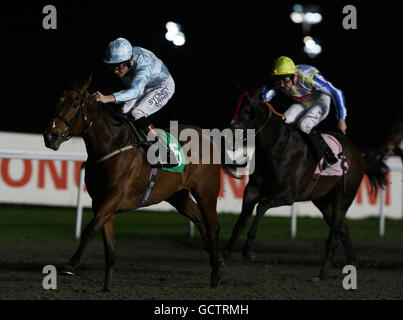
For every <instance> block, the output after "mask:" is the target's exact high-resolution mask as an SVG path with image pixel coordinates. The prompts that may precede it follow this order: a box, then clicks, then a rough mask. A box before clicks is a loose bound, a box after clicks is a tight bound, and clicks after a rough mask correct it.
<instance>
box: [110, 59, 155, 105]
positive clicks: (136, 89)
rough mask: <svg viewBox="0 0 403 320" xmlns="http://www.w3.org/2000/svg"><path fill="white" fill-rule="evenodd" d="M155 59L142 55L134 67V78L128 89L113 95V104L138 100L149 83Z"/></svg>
mask: <svg viewBox="0 0 403 320" xmlns="http://www.w3.org/2000/svg"><path fill="white" fill-rule="evenodd" d="M154 63H155V59H153V58H152V57H148V56H145V55H143V56H142V57H141V59H140V60H139V61H138V62H137V65H136V67H135V76H134V78H133V80H132V82H131V84H130V88H129V89H127V90H122V91H119V92H116V93H114V94H113V96H114V97H115V99H116V101H115V103H122V102H126V101H129V100H133V99H137V98H139V97H140V96H141V95H142V94H143V92H144V88H145V86H146V85H147V83H148V82H149V81H150V78H151V75H152V70H153V68H154Z"/></svg>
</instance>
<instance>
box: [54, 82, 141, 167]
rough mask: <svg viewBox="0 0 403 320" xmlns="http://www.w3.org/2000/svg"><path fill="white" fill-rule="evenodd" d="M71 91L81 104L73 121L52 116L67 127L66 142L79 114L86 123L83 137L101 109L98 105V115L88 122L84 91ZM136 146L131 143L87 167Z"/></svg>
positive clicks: (97, 117)
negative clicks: (78, 96) (79, 98)
mask: <svg viewBox="0 0 403 320" xmlns="http://www.w3.org/2000/svg"><path fill="white" fill-rule="evenodd" d="M71 90H72V91H75V92H77V93H78V94H79V95H80V97H81V102H80V105H79V107H78V111H77V112H76V114H75V115H74V117H73V119H71V120H70V121H69V120H67V119H66V118H64V117H63V116H61V115H59V114H56V115H55V116H54V119H59V120H61V121H63V122H64V124H65V125H66V126H67V128H68V129H69V130H70V133H69V135H68V136H67V138H66V139H65V140H66V141H67V140H69V139H71V137H72V136H73V134H72V133H73V128H74V126H75V125H76V123H77V121H78V119H79V116H80V114H81V115H82V116H83V119H84V121H85V123H86V125H85V127H84V128H83V130H82V131H81V136H83V135H85V134H86V133H87V131H88V129H90V128H91V127H92V125H93V124H94V123H95V121H97V120H98V119H99V117H100V115H101V109H102V108H101V107H100V106H99V105H98V113H97V116H96V117H95V118H94V119H92V120H91V121H88V117H87V115H86V114H85V112H84V104H85V101H86V95H87V91H85V92H84V93H81V92H80V91H79V90H77V89H74V88H73V89H71ZM138 146H139V144H137V143H132V144H130V145H128V146H125V147H123V148H118V149H117V150H115V151H113V152H111V153H109V154H107V155H106V156H104V157H102V158H100V159H98V160H96V161H93V162H87V163H88V164H89V165H95V164H98V163H101V162H103V161H105V160H107V159H109V158H112V157H113V156H115V155H117V154H119V153H121V152H124V151H126V150H129V149H132V148H135V147H138Z"/></svg>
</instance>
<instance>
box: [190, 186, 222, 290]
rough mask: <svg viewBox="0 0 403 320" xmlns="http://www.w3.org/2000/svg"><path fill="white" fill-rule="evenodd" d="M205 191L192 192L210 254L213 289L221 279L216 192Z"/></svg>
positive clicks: (194, 190) (195, 190)
mask: <svg viewBox="0 0 403 320" xmlns="http://www.w3.org/2000/svg"><path fill="white" fill-rule="evenodd" d="M206 190H207V191H202V190H200V189H199V190H197V187H196V188H195V189H193V190H192V194H193V195H194V197H195V199H196V201H197V205H198V207H199V208H200V212H201V216H202V219H203V224H204V226H205V227H206V234H207V237H206V238H207V241H208V248H209V250H208V251H209V254H210V266H211V269H212V271H211V283H210V285H211V286H212V287H213V288H216V287H217V286H218V282H219V281H220V279H221V274H220V261H219V252H218V230H219V228H218V224H217V209H216V206H217V196H218V190H217V192H216V194H215V192H212V191H213V190H209V189H208V188H207V189H206Z"/></svg>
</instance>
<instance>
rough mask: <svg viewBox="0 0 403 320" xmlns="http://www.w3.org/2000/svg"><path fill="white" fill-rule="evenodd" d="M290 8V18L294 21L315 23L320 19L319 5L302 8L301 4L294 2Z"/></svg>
mask: <svg viewBox="0 0 403 320" xmlns="http://www.w3.org/2000/svg"><path fill="white" fill-rule="evenodd" d="M292 10H293V11H292V12H291V14H290V19H291V20H292V22H294V23H306V24H317V23H320V22H321V21H322V15H321V14H320V12H319V11H320V7H319V6H313V5H311V6H306V7H305V8H304V7H303V6H302V5H301V4H295V5H294V6H293V7H292Z"/></svg>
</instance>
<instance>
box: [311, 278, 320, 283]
mask: <svg viewBox="0 0 403 320" xmlns="http://www.w3.org/2000/svg"><path fill="white" fill-rule="evenodd" d="M312 281H313V282H320V281H322V280H321V279H320V278H319V277H314V278H313V279H312Z"/></svg>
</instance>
